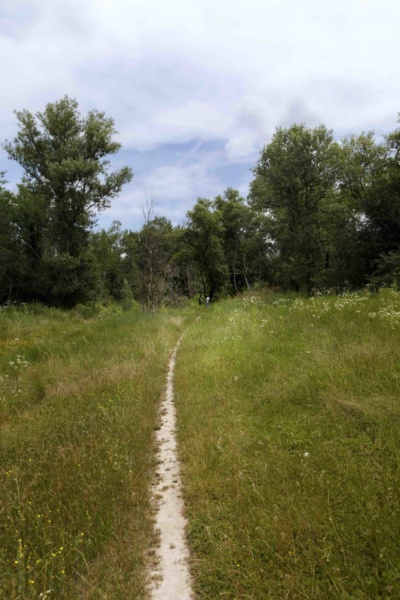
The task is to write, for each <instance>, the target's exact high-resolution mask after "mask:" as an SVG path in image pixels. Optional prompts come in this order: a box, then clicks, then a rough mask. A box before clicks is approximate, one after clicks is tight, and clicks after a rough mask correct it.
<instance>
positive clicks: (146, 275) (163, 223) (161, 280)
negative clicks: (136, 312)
mask: <svg viewBox="0 0 400 600" xmlns="http://www.w3.org/2000/svg"><path fill="white" fill-rule="evenodd" d="M144 217H145V223H144V225H143V227H142V229H141V230H140V232H139V234H138V266H139V297H140V302H141V304H142V306H143V307H144V308H145V309H146V310H151V311H154V310H155V309H156V308H157V307H158V306H160V305H162V304H163V302H164V301H166V300H167V299H168V297H171V296H172V295H173V287H174V286H173V284H174V277H175V275H176V272H177V268H176V267H175V265H174V263H173V261H172V255H173V253H174V247H173V227H172V224H171V222H170V221H169V220H168V219H166V218H165V217H155V216H154V202H153V201H152V200H150V201H149V202H148V203H147V205H146V209H145V211H144Z"/></svg>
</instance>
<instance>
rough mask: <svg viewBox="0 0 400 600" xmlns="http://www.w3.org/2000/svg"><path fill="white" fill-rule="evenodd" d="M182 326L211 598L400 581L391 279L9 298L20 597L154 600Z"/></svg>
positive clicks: (1, 594)
mask: <svg viewBox="0 0 400 600" xmlns="http://www.w3.org/2000/svg"><path fill="white" fill-rule="evenodd" d="M199 314H202V318H201V319H200V320H197V319H195V317H197V316H198V315H199ZM183 332H185V336H184V338H183V341H182V344H181V346H180V349H179V352H178V355H177V364H176V371H175V393H176V405H177V410H178V438H179V444H180V455H181V460H182V474H183V486H184V497H185V502H186V512H187V516H188V517H189V530H188V540H189V545H190V550H191V569H192V574H193V581H194V587H195V592H196V597H197V598H198V599H201V598H204V599H214V598H215V599H216V598H230V599H232V600H233V599H254V600H264V599H273V600H275V599H276V600H278V599H279V600H280V599H293V600H295V599H308V598H310V599H321V600H322V599H326V598H333V599H335V598H336V599H339V598H340V599H353V598H354V599H358V600H367V599H371V598H393V599H394V598H398V597H400V573H399V572H400V537H399V525H400V502H399V501H400V485H399V484H400V481H399V480H400V468H399V467H400V427H399V426H400V406H399V399H400V393H399V392H400V370H399V366H400V360H399V358H400V338H399V333H400V297H399V294H398V293H397V292H395V291H393V290H382V291H381V292H379V293H374V294H372V293H369V292H367V291H365V292H360V293H347V294H343V295H341V296H318V297H313V298H310V299H305V298H301V297H298V296H279V295H274V294H269V293H264V294H262V293H259V294H252V295H245V296H243V297H238V298H235V299H228V300H224V301H221V302H219V303H215V304H212V305H211V306H210V307H209V308H206V307H205V306H202V307H198V306H196V305H193V306H191V307H190V306H189V307H185V308H181V309H168V310H161V311H159V312H158V313H156V314H145V313H143V312H142V311H141V310H139V308H137V307H136V308H134V309H133V310H131V311H126V312H124V311H122V310H120V309H118V308H115V306H110V307H108V308H107V309H103V310H102V311H101V312H100V313H99V314H91V313H90V310H89V309H84V308H81V309H79V308H78V309H77V310H74V311H67V312H61V311H58V310H56V309H45V308H44V307H42V306H40V305H31V306H20V307H19V308H18V309H17V308H15V307H9V308H6V309H2V310H0V416H1V422H0V480H1V485H0V598H1V600H3V599H4V600H14V599H15V600H16V599H25V598H26V599H37V598H48V599H51V598H55V599H56V598H66V599H67V600H69V599H70V600H73V599H76V598H82V599H83V600H85V599H93V600H95V599H96V600H97V599H98V600H100V599H102V600H103V599H104V600H105V599H112V600H114V599H115V600H117V599H122V598H124V599H125V598H131V599H132V600H140V599H144V598H145V597H146V589H145V566H146V561H147V560H148V558H149V556H148V554H149V549H150V552H151V548H152V547H154V544H155V543H156V537H155V534H154V531H153V527H152V511H151V502H150V482H151V478H152V474H153V472H154V469H155V466H156V465H155V462H156V459H155V447H154V446H155V441H154V431H155V429H156V428H157V427H158V412H157V409H158V406H159V399H160V396H161V394H162V392H163V389H164V386H165V376H166V369H167V363H168V357H169V354H170V352H171V350H172V348H173V347H174V345H175V344H176V341H177V340H178V338H179V337H180V335H181V334H182V333H183Z"/></svg>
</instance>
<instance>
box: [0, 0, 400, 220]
mask: <svg viewBox="0 0 400 600" xmlns="http://www.w3.org/2000/svg"><path fill="white" fill-rule="evenodd" d="M399 23H400V3H399V2H398V0H335V1H334V2H333V1H332V0H327V1H326V2H321V1H320V0H303V1H302V2H294V0H230V1H229V2H228V0H219V1H218V2H215V0H180V2H176V0H134V1H132V0H86V1H85V2H80V1H79V2H78V0H13V2H9V1H8V0H7V1H6V0H0V53H1V56H2V57H3V60H2V61H1V63H0V76H1V81H2V103H1V106H0V126H1V137H2V138H3V139H4V138H6V137H7V138H10V137H12V136H13V135H14V133H15V131H16V123H15V118H14V117H13V115H12V111H13V109H21V108H24V107H26V108H28V109H30V110H33V111H36V110H41V109H42V108H43V107H44V105H45V104H46V103H47V102H49V101H54V100H55V99H57V98H59V97H61V96H63V95H64V94H68V95H71V96H75V97H77V98H78V100H79V102H80V105H81V108H82V110H83V111H86V110H88V109H89V108H93V107H94V108H98V109H100V110H105V111H106V113H107V114H109V115H111V116H113V117H114V118H115V120H116V125H117V129H118V130H119V131H120V133H121V135H120V139H121V141H122V143H123V145H124V146H125V147H126V148H127V149H130V150H132V151H136V152H153V153H154V164H153V166H152V168H151V171H152V176H151V178H152V179H153V180H154V181H153V184H154V185H156V184H157V182H158V181H163V185H164V183H165V185H166V186H168V189H169V190H170V192H166V191H165V190H166V187H164V188H163V197H164V195H165V194H167V195H168V194H170V196H171V199H170V202H171V207H172V206H173V205H174V206H178V205H180V203H182V207H183V206H184V204H185V202H186V200H185V198H186V197H189V198H190V200H191V201H193V200H194V199H195V198H196V196H197V195H199V194H198V190H203V189H208V188H207V186H204V185H203V183H200V181H202V182H203V181H206V180H207V178H208V179H209V180H210V181H211V182H212V185H211V187H212V186H213V185H217V184H218V185H219V184H222V189H223V188H224V187H226V185H228V184H229V181H219V179H218V178H215V177H214V176H213V175H212V173H213V168H215V166H216V163H215V161H216V160H217V161H220V164H226V163H232V164H235V163H237V162H238V161H244V160H254V159H255V157H256V156H257V153H258V150H259V149H260V147H261V146H262V145H263V144H264V143H266V142H268V141H269V139H270V137H271V135H272V134H273V132H274V130H275V127H276V126H278V125H284V126H287V125H290V124H291V123H293V122H295V121H297V122H299V121H305V122H306V123H307V124H308V125H310V126H314V125H316V124H318V123H320V122H323V123H325V124H326V125H327V126H328V127H331V128H333V129H334V130H335V132H336V133H338V134H340V135H344V134H345V133H347V132H350V131H352V132H353V131H360V130H369V129H376V130H377V131H380V132H385V131H387V130H389V129H392V128H393V127H394V126H395V123H396V119H397V113H398V111H399V110H400V103H399V100H398V99H399V97H400V73H399V71H398V60H397V57H398V55H399V54H400V36H399V35H398V28H399ZM197 140H201V143H202V144H204V145H205V147H206V143H207V142H211V141H214V142H217V141H218V142H221V144H222V147H225V152H219V153H218V156H214V155H213V157H212V160H210V161H209V163H208V166H207V165H206V163H205V162H204V159H205V157H204V156H203V154H204V153H203V152H200V154H201V156H202V161H203V162H202V165H201V168H199V172H198V174H197V175H195V172H194V171H193V170H192V171H191V170H190V169H192V167H190V169H189V170H188V169H187V168H185V169H184V168H183V164H182V165H181V167H182V168H180V169H179V168H178V167H176V168H173V167H171V166H169V161H168V157H167V156H166V155H165V153H163V152H160V151H159V149H160V146H161V145H168V144H169V145H170V144H187V143H193V145H194V144H195V143H196V141H197ZM199 149H200V150H204V148H200V146H199V148H198V149H197V150H196V151H195V152H194V154H192V155H191V157H190V160H191V161H192V160H193V159H194V157H196V156H197V155H198V153H199ZM0 159H1V157H0ZM158 160H160V161H161V162H158V163H157V161H158ZM213 161H214V162H213ZM0 162H1V161H0ZM2 164H3V163H1V164H0V170H1V168H2ZM132 166H133V168H134V169H135V165H134V164H133V165H132ZM200 173H201V174H200ZM243 185H244V184H243ZM196 186H197V187H196ZM211 187H210V189H211ZM213 189H214V188H213ZM219 191H220V190H219ZM186 194H187V196H186ZM115 210H117V209H115ZM173 210H175V209H173V208H170V211H171V214H172V211H173ZM176 210H177V211H178V212H179V210H180V209H179V208H178V209H176ZM182 211H183V208H182ZM182 211H181V212H182Z"/></svg>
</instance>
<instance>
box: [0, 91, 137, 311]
mask: <svg viewBox="0 0 400 600" xmlns="http://www.w3.org/2000/svg"><path fill="white" fill-rule="evenodd" d="M16 115H17V120H18V125H19V132H18V135H17V137H16V138H15V139H14V141H13V142H8V141H7V142H6V143H5V144H4V148H5V150H6V152H7V153H8V155H9V157H10V158H12V159H14V160H16V161H17V162H18V163H19V164H20V165H21V166H22V167H23V168H24V171H25V176H24V179H23V182H22V184H21V185H20V194H21V195H23V196H25V197H29V198H30V200H31V202H32V203H33V205H34V206H35V208H37V207H39V210H40V215H41V217H42V218H41V221H42V226H45V227H46V232H45V246H46V247H45V249H43V254H42V255H39V256H40V260H41V262H42V263H45V264H46V266H47V269H48V271H49V276H50V280H51V284H50V300H51V301H57V302H60V303H61V304H67V305H68V304H73V303H75V302H76V301H79V300H81V299H82V298H83V297H84V285H83V284H84V283H85V279H86V275H85V274H86V267H87V266H88V257H87V256H85V253H86V251H87V247H88V242H89V232H90V227H91V226H92V224H93V220H94V217H95V215H96V213H97V212H99V211H101V210H103V209H105V208H107V207H108V206H109V205H110V202H111V200H112V199H113V198H114V197H115V196H116V195H117V194H118V193H119V192H120V191H121V188H122V186H123V185H124V184H125V183H127V182H129V181H130V180H131V178H132V171H131V169H130V168H128V167H123V168H122V169H120V170H118V171H115V172H110V171H109V168H110V162H109V160H108V158H107V157H109V156H110V155H113V154H115V153H116V152H117V151H118V150H119V148H120V144H119V143H117V142H115V141H114V139H113V138H114V135H115V134H116V131H115V128H114V121H113V119H110V118H106V116H105V115H104V113H102V112H98V111H95V110H93V111H90V112H89V113H88V115H87V116H86V117H82V116H81V114H80V113H79V110H78V103H77V101H76V100H74V99H70V98H68V97H64V98H63V99H62V100H59V101H58V102H55V103H53V104H48V105H47V106H46V108H45V110H44V112H38V113H37V114H36V115H33V114H32V113H30V112H29V111H27V110H23V111H21V112H16ZM63 282H64V283H65V285H64V284H63Z"/></svg>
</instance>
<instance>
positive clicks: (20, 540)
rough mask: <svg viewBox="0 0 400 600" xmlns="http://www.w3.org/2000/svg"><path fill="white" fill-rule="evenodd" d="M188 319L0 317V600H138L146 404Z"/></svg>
mask: <svg viewBox="0 0 400 600" xmlns="http://www.w3.org/2000/svg"><path fill="white" fill-rule="evenodd" d="M83 314H85V313H83ZM189 319H190V311H182V312H181V316H177V314H176V312H174V311H169V312H168V311H165V312H161V313H159V314H158V315H144V314H143V313H141V312H139V311H138V310H133V311H131V312H124V313H123V312H115V313H113V312H109V313H101V314H100V315H97V316H94V317H93V318H89V319H88V318H84V317H83V316H82V313H81V314H80V313H79V311H78V312H75V313H73V312H72V313H62V312H60V311H57V310H55V309H52V310H49V309H43V308H41V307H40V306H39V307H35V306H33V307H25V309H24V310H16V309H7V310H2V311H0V415H1V423H0V481H1V485H0V598H2V599H3V598H4V600H12V599H16V598H28V599H29V598H32V599H33V598H35V599H37V598H72V599H75V598H107V599H108V598H135V599H140V598H143V597H144V575H143V573H144V562H145V550H146V548H148V546H149V540H150V539H151V536H152V528H151V514H150V507H149V483H150V481H149V480H150V477H151V470H152V468H153V466H154V448H153V445H154V436H153V432H154V428H155V426H156V422H157V405H158V400H159V398H160V394H161V391H162V388H163V385H164V378H165V372H166V366H167V357H168V354H169V351H170V349H171V347H172V346H173V345H174V343H175V342H176V340H177V338H178V337H179V335H180V333H181V332H182V330H183V328H184V327H185V324H186V322H187V321H188V320H189Z"/></svg>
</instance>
